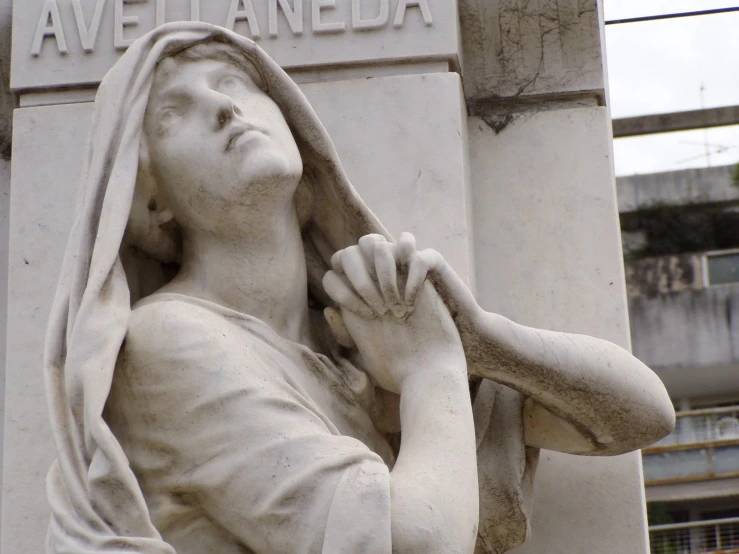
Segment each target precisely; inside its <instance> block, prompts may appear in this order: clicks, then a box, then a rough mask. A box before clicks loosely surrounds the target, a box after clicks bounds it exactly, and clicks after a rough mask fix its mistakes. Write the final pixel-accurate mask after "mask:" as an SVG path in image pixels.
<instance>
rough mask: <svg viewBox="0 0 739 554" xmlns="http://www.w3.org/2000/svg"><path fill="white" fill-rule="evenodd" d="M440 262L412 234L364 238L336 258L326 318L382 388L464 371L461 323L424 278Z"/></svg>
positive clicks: (326, 285) (329, 280) (326, 283)
mask: <svg viewBox="0 0 739 554" xmlns="http://www.w3.org/2000/svg"><path fill="white" fill-rule="evenodd" d="M442 262H443V259H442V258H441V256H440V255H439V254H438V253H436V252H435V251H433V250H423V251H421V252H419V251H417V250H416V241H415V238H414V237H413V235H411V234H409V233H403V234H402V235H401V236H400V239H399V241H398V243H397V244H395V243H389V242H387V241H386V240H385V238H384V237H382V236H381V235H367V236H365V237H362V239H360V241H359V245H358V246H352V247H349V248H345V249H344V250H341V251H339V252H337V253H336V254H335V255H334V257H333V258H332V260H331V264H332V267H333V270H332V271H329V272H328V273H327V274H326V276H325V277H324V280H323V286H324V288H325V290H326V293H327V294H328V295H329V296H330V297H331V298H332V299H333V300H334V302H336V306H337V308H328V309H327V310H326V319H327V320H328V322H329V325H330V326H331V328H332V330H333V332H334V334H335V335H336V337H337V339H338V340H339V342H341V343H342V344H343V345H344V346H348V347H354V346H355V347H356V348H357V349H358V351H359V353H360V355H361V356H362V361H363V363H364V366H365V370H366V371H367V372H368V373H369V375H370V376H371V377H372V379H373V380H374V381H375V383H376V384H377V385H378V386H379V387H381V388H383V389H385V390H388V391H390V392H395V393H401V392H402V389H403V384H404V382H406V380H407V379H408V378H409V377H410V376H412V375H417V374H421V373H423V372H428V371H436V372H439V371H442V372H443V371H447V372H461V373H463V374H464V373H466V364H465V359H464V351H463V349H462V343H461V340H460V337H459V333H458V331H457V328H456V326H455V324H454V321H453V320H452V317H451V316H450V314H449V311H448V310H447V307H446V306H445V305H444V302H443V301H442V300H441V298H440V297H439V295H438V293H437V292H436V290H435V289H434V287H433V286H432V285H431V283H429V282H428V281H427V276H428V275H429V272H430V271H432V270H433V269H434V268H435V267H436V266H438V265H440V263H442ZM444 263H445V262H444ZM401 291H402V292H401Z"/></svg>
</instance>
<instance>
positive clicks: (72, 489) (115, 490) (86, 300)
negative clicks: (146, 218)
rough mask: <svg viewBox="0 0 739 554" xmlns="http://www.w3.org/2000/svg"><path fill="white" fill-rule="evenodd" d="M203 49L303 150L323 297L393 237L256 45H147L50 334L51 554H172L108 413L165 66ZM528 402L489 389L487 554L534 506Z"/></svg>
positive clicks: (111, 106)
mask: <svg viewBox="0 0 739 554" xmlns="http://www.w3.org/2000/svg"><path fill="white" fill-rule="evenodd" d="M204 41H218V42H223V43H226V44H230V45H232V46H233V47H234V48H235V49H236V50H237V51H239V52H240V53H242V54H243V56H244V57H245V58H246V59H247V60H248V61H249V62H251V64H253V65H254V66H255V67H256V69H257V70H258V71H259V73H260V74H261V77H262V79H263V82H264V85H265V92H266V93H267V94H268V95H269V96H270V97H272V99H273V100H274V101H275V102H276V103H277V104H278V106H279V107H280V109H281V110H282V112H283V114H284V116H285V119H286V120H287V122H288V123H289V125H290V127H291V129H292V131H293V134H294V136H295V138H296V142H297V143H298V145H299V147H300V149H301V154H302V156H303V161H304V166H305V174H304V179H306V180H309V181H310V189H311V190H312V197H313V199H312V211H311V215H310V221H309V222H308V224H307V227H308V228H309V229H310V232H308V233H306V235H305V237H304V244H305V246H306V251H309V250H310V253H311V256H310V260H309V264H308V265H309V275H308V278H309V287H310V290H311V294H312V295H314V296H315V297H316V298H319V299H325V298H326V295H325V293H324V292H323V290H322V287H321V277H322V273H323V272H325V271H326V270H327V269H328V267H329V259H330V256H331V254H333V253H334V252H335V251H337V250H339V249H342V248H345V247H347V246H350V245H353V244H356V243H357V241H358V239H359V238H360V237H362V236H363V235H365V234H368V233H379V234H382V235H384V236H385V237H387V238H388V240H392V237H390V235H389V233H388V232H387V231H386V230H385V229H384V227H383V226H382V224H381V223H380V221H379V220H378V219H377V218H376V217H375V216H374V215H373V214H372V212H370V211H369V209H368V208H367V207H366V206H365V204H364V203H363V202H362V200H361V199H360V198H359V196H358V195H357V193H356V191H355V190H354V188H353V187H352V185H351V184H350V182H349V180H348V179H347V176H346V174H345V173H344V170H343V169H342V167H341V163H340V161H339V159H338V156H337V153H336V150H335V149H334V147H333V144H332V143H331V140H330V138H329V137H328V134H327V133H326V131H325V129H324V128H323V126H322V124H321V122H320V121H319V119H318V117H317V116H316V114H315V112H314V111H313V109H312V108H311V107H310V105H309V104H308V101H307V100H306V98H305V96H304V95H303V93H302V92H301V91H300V89H299V88H298V86H297V85H296V84H295V83H294V82H293V81H292V80H291V79H290V78H289V77H288V76H287V74H286V73H285V72H284V71H283V70H282V69H281V68H280V67H279V66H278V65H277V64H276V63H275V62H274V61H273V60H272V59H271V58H269V57H268V56H267V55H266V54H265V53H264V52H263V51H262V50H261V49H260V48H259V47H258V46H256V45H255V44H254V43H253V42H252V41H251V40H249V39H246V38H244V37H241V36H239V35H237V34H235V33H233V32H230V31H228V30H226V29H223V28H220V27H216V26H212V25H208V24H205V23H170V24H167V25H165V26H163V27H160V28H158V29H156V30H154V31H152V32H151V33H149V34H148V35H146V36H144V37H142V38H141V39H139V40H137V41H136V42H135V43H134V44H133V45H132V46H131V47H130V48H129V50H128V51H127V52H126V53H125V54H124V55H123V56H122V58H121V59H120V61H119V62H118V63H117V64H116V65H115V66H114V67H113V69H112V70H111V71H110V72H109V73H108V75H107V76H106V77H105V79H104V80H103V82H102V84H101V85H100V88H99V90H98V94H97V97H96V100H95V108H94V115H93V119H92V126H91V131H90V135H89V138H88V144H87V148H86V154H85V159H84V166H83V171H82V174H81V181H82V182H81V184H80V189H79V197H78V201H77V207H76V217H75V222H74V224H73V227H72V231H71V236H70V239H69V243H68V246H67V251H66V254H65V257H64V262H63V266H62V270H61V276H60V280H59V284H58V289H57V292H56V296H55V299H54V304H53V306H52V311H51V317H50V320H49V325H48V329H47V337H46V346H45V357H44V365H45V377H46V387H47V397H48V408H49V412H50V416H51V425H52V431H53V436H54V440H55V446H56V452H57V460H56V461H55V462H54V464H53V466H52V467H51V469H50V471H49V474H48V477H47V491H48V497H49V502H50V504H51V509H52V517H51V524H50V528H49V536H48V551H49V552H52V553H59V554H62V553H69V554H72V553H75V554H93V553H98V554H99V553H102V552H138V553H143V554H173V553H174V549H173V548H172V547H171V546H169V545H168V544H167V543H165V542H164V541H163V540H162V538H161V536H160V534H159V532H158V531H157V529H156V528H155V527H154V525H153V524H152V523H151V520H150V518H149V513H148V510H147V506H146V502H145V500H144V496H143V493H142V492H141V489H140V487H139V485H138V482H137V480H136V477H135V475H134V474H133V472H132V470H131V468H130V467H129V464H128V460H127V458H126V456H125V454H124V452H123V450H122V448H121V446H120V444H119V443H118V441H117V440H116V437H115V436H114V435H113V433H112V432H111V430H110V429H109V427H108V425H107V424H106V422H105V420H104V417H103V412H104V408H105V404H106V400H107V398H108V394H109V392H110V388H111V383H112V380H113V373H114V369H115V365H116V359H117V356H118V352H119V350H120V347H121V344H122V342H123V340H124V338H125V336H126V330H127V324H128V320H129V316H130V312H131V303H132V300H135V299H136V298H135V297H137V296H139V295H140V291H139V287H138V286H134V283H133V282H132V279H133V277H132V273H131V271H129V268H126V269H125V270H124V263H123V262H122V257H121V246H122V243H123V239H124V233H125V231H126V227H127V223H128V219H129V214H130V212H131V206H132V201H133V197H134V190H135V187H136V179H137V170H138V163H139V149H140V142H141V134H142V128H143V120H144V114H145V111H146V107H147V103H148V98H149V94H150V91H151V87H152V82H153V77H154V71H155V68H156V66H157V63H158V62H159V61H160V60H161V59H163V58H165V57H167V56H171V55H174V54H176V53H178V52H180V51H182V50H184V49H186V48H188V47H190V46H193V45H195V44H198V43H201V42H204ZM127 275H128V277H127ZM469 355H470V354H469V353H468V356H469ZM521 405H522V398H521V396H520V395H519V394H518V393H516V392H514V391H512V390H510V389H507V388H505V387H502V386H500V385H497V384H496V383H492V382H490V381H485V382H484V383H483V384H482V386H481V387H480V390H479V392H478V395H477V399H476V401H475V416H476V427H477V432H478V451H479V460H480V463H479V465H480V469H479V472H480V483H481V499H480V500H481V504H480V505H481V524H480V536H481V540H480V541H479V542H478V551H479V552H493V553H494V552H504V551H505V550H506V549H508V548H512V547H514V546H516V545H517V544H519V543H520V542H522V541H523V540H524V539H525V537H526V535H527V532H528V517H527V512H528V510H527V508H526V507H525V502H524V500H526V498H528V497H529V496H530V494H529V493H528V490H529V488H530V485H531V478H532V474H533V468H534V466H535V458H536V455H535V454H536V453H535V452H534V451H533V450H532V449H526V448H525V446H524V444H523V421H522V415H521V414H522V408H521ZM525 497H526V498H525Z"/></svg>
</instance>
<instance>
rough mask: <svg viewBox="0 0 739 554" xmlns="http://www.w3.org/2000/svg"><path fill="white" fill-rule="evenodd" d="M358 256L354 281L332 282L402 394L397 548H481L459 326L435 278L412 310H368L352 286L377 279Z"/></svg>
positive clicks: (364, 344)
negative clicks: (399, 313) (402, 313)
mask: <svg viewBox="0 0 739 554" xmlns="http://www.w3.org/2000/svg"><path fill="white" fill-rule="evenodd" d="M355 256H360V257H361V254H360V253H359V252H358V251H349V252H347V253H346V258H345V259H346V262H347V263H346V269H347V270H348V273H349V274H350V275H351V279H353V281H350V278H349V277H347V275H345V274H339V273H336V272H329V274H327V276H326V278H325V279H324V287H325V289H326V292H327V293H328V294H329V295H330V296H331V297H332V298H333V299H334V300H335V301H336V302H337V305H338V306H339V308H340V311H341V317H342V319H343V321H344V323H345V325H346V331H347V332H348V335H349V336H350V337H351V339H352V340H353V341H354V343H355V345H356V346H357V348H358V350H359V352H360V354H361V355H362V359H363V365H364V367H365V369H366V370H367V371H368V373H369V374H370V375H371V376H372V377H373V378H374V380H375V382H377V383H378V384H380V385H381V386H382V388H384V389H386V390H389V391H392V392H395V393H398V394H400V422H401V426H402V429H403V441H402V444H401V447H400V452H399V454H398V458H397V462H396V463H395V466H394V467H393V470H392V471H391V473H390V496H391V507H392V509H391V511H392V515H391V530H392V542H393V552H402V553H404V554H406V553H407V554H411V553H419V554H421V553H423V554H427V553H439V554H441V553H444V554H446V553H450V552H458V553H463V552H472V551H474V549H475V542H476V539H477V526H478V521H479V493H478V482H477V459H476V442H475V428H474V421H473V416H472V405H471V400H470V394H469V385H468V378H467V364H466V361H465V355H464V350H463V347H462V343H461V339H460V337H459V333H458V331H457V328H456V326H455V324H454V321H453V320H452V318H451V316H450V315H449V312H448V310H447V309H446V307H445V306H444V304H443V302H442V301H441V299H440V297H439V295H438V294H436V292H435V291H434V289H433V287H432V286H431V285H430V284H428V283H427V284H425V286H423V287H422V288H421V290H420V291H419V294H418V296H417V302H416V304H415V309H414V311H413V313H412V314H410V315H408V316H407V317H397V316H396V315H395V314H394V313H393V312H392V311H390V310H388V309H385V310H384V313H381V314H378V313H375V312H372V313H370V312H369V311H368V310H366V309H365V310H362V309H361V307H359V306H360V305H359V304H356V303H355V302H354V301H355V300H358V299H356V298H354V297H353V296H352V295H353V293H352V291H351V289H352V283H356V286H361V285H359V282H360V281H364V282H367V281H368V280H369V279H370V278H371V277H370V275H369V273H368V271H367V268H366V266H365V265H364V264H363V262H362V261H361V260H360V259H359V258H357V259H354V260H353V258H354V257H355ZM352 260H353V261H352ZM353 262H354V263H353ZM393 264H394V262H393ZM350 266H351V267H350ZM375 300H377V299H375ZM347 304H351V305H352V306H353V308H354V310H355V311H352V310H351V309H348V308H347V307H346V306H347ZM357 310H359V311H361V315H359V314H357V313H356V311H357ZM329 321H331V319H329Z"/></svg>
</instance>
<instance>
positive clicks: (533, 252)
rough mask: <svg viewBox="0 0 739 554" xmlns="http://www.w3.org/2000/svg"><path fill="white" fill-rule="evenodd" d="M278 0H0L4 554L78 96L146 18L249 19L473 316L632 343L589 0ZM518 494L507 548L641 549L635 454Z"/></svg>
mask: <svg viewBox="0 0 739 554" xmlns="http://www.w3.org/2000/svg"><path fill="white" fill-rule="evenodd" d="M296 2H297V4H295V3H292V2H290V3H283V2H279V3H278V2H276V0H270V1H264V2H261V1H260V2H256V1H254V2H253V5H254V12H253V15H252V13H251V12H250V10H249V9H248V8H249V6H250V5H251V4H252V2H248V1H247V2H238V1H232V0H212V1H211V0H208V2H207V3H206V2H204V1H203V2H198V1H197V0H193V1H192V2H186V1H183V0H180V1H179V2H177V1H175V0H171V1H170V2H166V1H155V0H149V1H146V0H144V1H137V2H134V1H133V0H130V1H129V0H115V1H114V2H108V1H102V0H101V1H100V2H98V1H96V0H74V1H72V2H65V1H62V0H58V1H53V0H49V1H45V0H22V1H21V0H16V2H15V5H14V54H13V63H14V65H13V86H14V87H15V88H16V89H17V91H18V92H19V93H21V105H22V108H21V109H18V110H16V112H15V118H14V131H13V132H14V142H13V158H12V187H13V188H12V202H11V218H10V254H9V266H10V270H9V279H10V285H9V286H10V294H9V296H8V322H9V326H8V356H7V382H6V390H7V396H6V398H7V403H6V419H5V467H4V473H3V495H2V499H3V505H4V511H3V517H2V525H3V527H2V542H1V545H2V546H1V547H0V550H2V551H3V552H8V553H15V552H42V551H43V548H44V546H43V545H44V536H45V533H46V525H47V521H48V508H47V503H46V497H45V494H44V476H45V473H46V471H47V469H48V467H49V464H50V463H51V461H52V459H53V457H54V452H53V446H52V443H51V439H50V433H49V430H48V424H47V415H46V407H45V400H44V385H43V376H42V370H41V368H42V348H43V337H44V329H45V324H46V318H47V316H48V311H49V308H50V303H51V299H52V296H53V291H54V285H55V282H56V279H57V272H58V268H59V266H60V262H61V256H62V254H63V251H64V247H65V242H66V236H67V233H68V231H69V227H70V224H71V219H72V212H73V205H74V201H75V189H76V187H77V184H78V177H79V172H80V168H81V163H82V151H83V146H84V140H85V135H86V133H87V129H88V127H89V120H90V116H91V113H92V104H91V100H92V99H93V94H94V89H95V86H96V84H97V82H98V81H99V79H100V78H101V77H102V75H103V74H104V73H105V71H107V69H108V68H109V67H110V66H111V65H112V63H114V61H115V59H116V57H117V56H118V55H119V54H120V52H121V51H122V48H124V47H125V43H126V42H127V41H128V40H130V39H131V38H135V37H138V36H140V35H141V34H143V32H145V31H147V30H149V29H151V28H153V27H154V25H156V24H157V23H158V22H161V21H163V20H172V19H180V18H182V19H186V18H191V17H192V16H194V15H197V16H198V17H199V18H200V19H201V20H204V21H209V22H212V23H218V24H221V25H224V24H226V23H228V22H229V21H230V20H233V25H234V27H235V28H236V30H237V31H239V32H242V33H244V34H245V35H247V36H253V35H254V34H255V31H256V30H257V28H258V32H259V34H260V38H259V43H260V45H261V46H263V47H264V48H265V49H266V50H267V51H268V52H269V53H271V54H272V55H273V56H275V58H276V59H277V61H278V62H280V63H282V64H284V65H285V66H286V67H288V69H289V70H290V71H291V73H292V74H293V75H294V76H295V78H296V80H298V82H300V83H301V86H302V87H303V90H304V91H305V93H306V95H307V96H308V98H309V100H310V101H311V103H312V104H313V106H314V107H315V109H316V111H317V112H318V115H319V117H320V118H321V120H322V121H323V123H324V124H325V126H326V127H327V129H328V131H329V133H330V135H331V136H332V138H333V140H334V142H335V143H336V146H337V148H338V150H339V154H340V157H341V159H342V161H343V163H344V164H345V166H346V169H347V172H348V174H349V177H350V178H351V179H352V181H353V183H354V185H355V187H356V188H357V189H358V190H359V193H360V194H361V195H362V197H363V198H364V199H365V201H366V202H367V204H368V205H369V206H370V208H371V209H372V210H374V211H375V212H376V213H377V215H378V216H379V217H380V219H381V220H382V221H383V222H384V223H385V224H386V225H387V226H388V228H389V230H390V231H391V232H392V233H394V234H398V233H400V232H401V231H406V230H407V231H411V232H413V233H415V234H416V236H417V238H418V241H419V245H420V246H422V247H426V246H433V247H434V248H436V249H438V250H440V251H441V252H442V253H443V254H444V256H445V257H446V258H447V259H448V260H449V261H450V262H451V263H452V265H453V266H454V267H455V268H456V269H457V271H458V272H459V273H460V274H461V275H462V276H463V277H464V278H465V279H467V280H468V281H469V282H470V283H472V284H474V282H475V281H476V282H477V286H476V289H477V294H478V296H479V298H480V300H481V303H482V304H483V305H484V306H485V307H486V308H488V309H490V310H494V311H498V312H500V313H502V314H504V315H506V316H508V317H511V318H513V319H515V320H517V321H519V322H521V323H523V324H527V325H534V326H539V327H544V328H550V329H555V330H564V331H574V332H582V333H586V334H592V335H596V336H600V337H603V338H607V339H609V340H612V341H614V342H616V343H618V344H621V345H622V346H627V347H628V336H629V333H628V321H627V318H626V309H625V305H626V304H625V293H624V284H623V268H622V263H621V253H620V242H619V241H620V238H619V237H620V235H619V230H618V219H617V210H616V203H615V183H614V178H613V170H612V160H611V151H612V148H611V136H610V131H609V127H610V119H609V116H608V111H607V108H606V107H604V102H605V97H606V93H605V88H606V87H605V78H604V64H603V58H602V44H603V42H602V38H601V29H602V17H601V18H600V19H599V13H598V9H597V6H596V4H595V0H558V1H555V0H551V1H548V2H546V1H543V0H541V1H539V2H524V3H522V2H517V1H512V0H496V1H490V2H478V1H476V0H459V5H457V3H456V2H455V1H452V0H425V1H421V2H411V1H405V0H389V1H388V2H384V1H380V0H362V1H360V2H356V3H355V2H351V1H350V0H337V2H336V8H330V9H329V8H325V9H324V8H320V9H318V10H317V12H316V11H315V8H314V5H319V4H321V3H319V2H315V1H309V0H304V1H303V2H302V4H301V2H300V0H296ZM325 4H328V3H325ZM520 4H525V5H526V6H527V7H526V8H520V7H519V5H520ZM272 5H274V6H278V5H279V6H280V8H279V10H278V11H276V12H274V13H271V11H270V10H269V9H268V8H269V6H272ZM283 5H288V6H293V11H292V12H290V11H289V10H288V13H286V12H285V11H284V9H283V8H282V7H281V6H283ZM385 5H387V15H385V12H384V11H383V10H384V8H383V6H385ZM162 6H165V7H166V10H167V11H164V12H162V11H161V10H162ZM265 6H266V7H265ZM296 6H302V8H297V7H296ZM357 6H359V8H361V9H360V10H359V11H357V10H356V7H357ZM196 8H199V9H196ZM353 8H354V10H355V11H354V12H353V11H352V10H353ZM298 9H302V11H303V12H302V18H300V17H298V16H297V15H296V14H297V10H298ZM98 10H99V11H98ZM458 12H459V13H460V14H461V16H462V17H461V19H460V18H458V17H457V15H456V14H457V13H458ZM316 14H317V15H316ZM98 16H99V26H98V19H97V18H98ZM273 16H274V17H273ZM372 21H374V23H372ZM460 21H461V25H460ZM599 21H600V24H599ZM510 29H514V30H515V32H514V33H510V32H508V30H510ZM298 31H300V32H298ZM460 71H461V73H462V77H460ZM469 114H471V115H469ZM377 160H382V163H378V162H377ZM535 488H536V496H535V507H534V518H533V534H534V535H533V539H532V541H531V542H530V543H529V544H528V545H527V546H524V547H522V548H521V549H520V551H521V552H532V553H533V552H552V553H568V554H570V553H571V554H579V553H582V554H585V553H586V552H587V553H592V552H599V553H604V554H605V553H611V552H612V553H614V554H615V553H621V552H630V553H631V552H633V553H646V552H647V546H646V521H645V517H644V506H643V489H642V484H641V466H640V460H639V455H638V454H630V455H627V456H623V457H619V458H614V459H608V460H598V459H585V458H576V457H569V456H564V455H555V454H550V453H544V454H543V456H542V462H541V467H540V470H539V473H538V475H537V480H536V487H535Z"/></svg>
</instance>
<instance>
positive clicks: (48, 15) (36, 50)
mask: <svg viewBox="0 0 739 554" xmlns="http://www.w3.org/2000/svg"><path fill="white" fill-rule="evenodd" d="M49 23H51V25H49ZM51 36H53V37H54V38H55V39H56V47H57V48H58V49H59V53H60V54H66V53H67V52H69V50H67V39H66V38H64V28H63V27H62V18H61V16H60V15H59V6H58V5H57V3H56V0H46V3H45V4H44V9H43V10H41V18H40V19H39V20H38V26H37V27H36V36H35V37H33V46H32V47H31V54H33V55H34V56H40V55H41V46H43V43H44V39H45V38H46V37H51Z"/></svg>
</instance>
